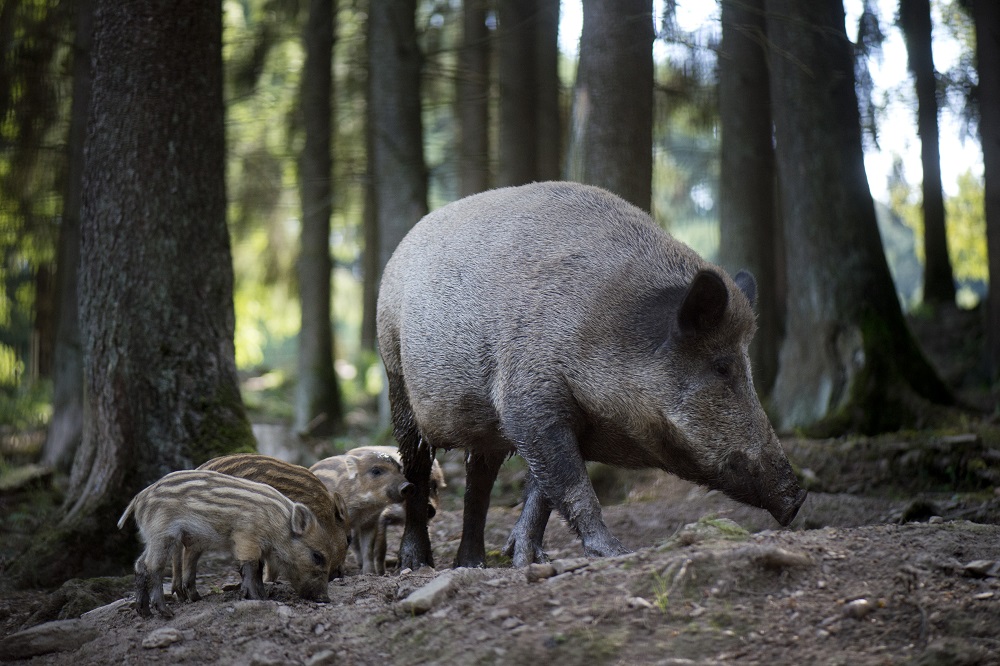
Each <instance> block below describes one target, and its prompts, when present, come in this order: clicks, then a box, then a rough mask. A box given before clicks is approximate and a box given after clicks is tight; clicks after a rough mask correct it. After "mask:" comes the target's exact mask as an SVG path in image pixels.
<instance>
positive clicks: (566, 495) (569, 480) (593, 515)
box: [518, 426, 631, 557]
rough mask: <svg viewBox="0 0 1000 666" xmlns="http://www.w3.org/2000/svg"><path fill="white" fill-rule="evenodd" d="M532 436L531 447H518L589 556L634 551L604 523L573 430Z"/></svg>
mask: <svg viewBox="0 0 1000 666" xmlns="http://www.w3.org/2000/svg"><path fill="white" fill-rule="evenodd" d="M529 437H530V440H528V441H530V442H531V444H530V446H519V447H518V452H519V453H521V456H522V457H523V458H524V459H525V461H526V462H527V463H528V469H529V470H530V471H531V474H532V475H533V476H534V477H535V480H536V481H537V483H538V486H539V489H540V490H541V491H542V492H543V493H544V494H545V496H546V497H547V498H548V500H549V502H551V504H552V505H553V506H554V507H555V508H556V509H558V510H559V513H560V514H562V517H563V518H564V519H565V520H566V522H567V523H569V526H570V527H571V528H572V529H573V531H574V532H576V533H577V534H578V535H579V537H580V540H581V541H582V542H583V551H584V553H585V554H586V555H587V556H588V557H613V556H615V555H624V554H626V553H629V552H631V551H630V550H629V549H628V548H625V546H623V545H622V544H621V542H620V541H618V539H616V538H615V536H614V535H613V534H611V531H610V530H608V527H607V525H605V524H604V519H603V518H602V517H601V503H600V502H599V501H598V500H597V493H595V492H594V486H593V485H592V484H591V483H590V477H589V476H587V466H586V465H585V464H584V461H583V456H582V455H581V454H580V446H579V443H578V442H577V439H576V437H575V436H574V435H573V433H572V431H571V430H570V429H569V428H568V427H564V426H553V427H549V428H545V429H541V430H538V431H536V434H533V435H529ZM522 441H523V440H522ZM529 517H531V516H529ZM534 518H536V519H537V516H535V517H534ZM532 545H534V544H532ZM539 546H540V544H539Z"/></svg>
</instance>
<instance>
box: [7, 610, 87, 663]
mask: <svg viewBox="0 0 1000 666" xmlns="http://www.w3.org/2000/svg"><path fill="white" fill-rule="evenodd" d="M98 633H99V632H98V631H97V629H95V628H94V627H93V626H91V625H90V624H89V623H87V622H85V621H84V620H80V619H75V620H55V621H53V622H46V623H45V624H39V625H36V626H34V627H31V628H30V629H25V630H24V631H19V632H17V633H15V634H11V635H9V636H7V637H5V638H3V639H2V640H0V660H2V661H7V660H14V659H30V658H31V657H36V656H38V655H43V654H49V653H52V652H65V651H67V650H76V649H77V648H79V647H80V646H81V645H83V644H84V643H89V642H90V641H92V640H94V639H95V638H97V636H98Z"/></svg>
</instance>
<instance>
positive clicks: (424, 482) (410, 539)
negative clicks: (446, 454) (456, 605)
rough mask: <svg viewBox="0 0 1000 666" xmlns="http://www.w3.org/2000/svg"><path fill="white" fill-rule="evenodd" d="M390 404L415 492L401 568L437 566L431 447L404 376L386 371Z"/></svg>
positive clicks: (394, 431) (408, 505)
mask: <svg viewBox="0 0 1000 666" xmlns="http://www.w3.org/2000/svg"><path fill="white" fill-rule="evenodd" d="M387 376H388V379H389V405H390V406H391V408H392V424H393V428H392V434H393V435H394V436H395V437H396V441H397V442H398V443H399V453H400V457H401V458H402V459H403V474H404V475H405V476H406V480H407V481H409V482H410V483H412V484H413V494H412V495H411V496H409V497H407V498H406V500H405V503H404V504H405V507H406V522H405V526H404V527H403V539H402V541H401V542H400V544H399V568H400V569H407V568H409V569H413V570H414V571H416V570H417V569H419V568H420V567H422V566H424V565H425V564H426V565H428V566H431V567H433V566H434V555H433V553H432V552H431V539H430V535H429V534H428V533H427V521H428V519H429V518H428V516H427V503H428V501H429V498H430V485H431V465H432V462H433V456H432V449H431V447H430V445H429V443H428V442H426V441H424V440H423V439H422V438H421V436H420V431H419V430H418V429H417V422H416V419H415V418H414V416H413V407H412V406H411V405H410V399H409V397H408V396H407V394H406V385H405V384H404V382H403V376H402V375H401V374H398V373H395V372H388V373H387Z"/></svg>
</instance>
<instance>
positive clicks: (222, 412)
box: [187, 387, 257, 465]
mask: <svg viewBox="0 0 1000 666" xmlns="http://www.w3.org/2000/svg"><path fill="white" fill-rule="evenodd" d="M197 412H198V415H199V417H200V421H199V423H198V427H197V428H196V432H195V435H194V437H193V438H192V442H191V444H190V447H189V451H188V452H187V454H188V455H187V457H189V458H190V459H191V460H192V461H193V462H194V464H195V465H200V464H202V463H203V462H205V461H207V460H211V459H212V458H216V457H218V456H224V455H229V454H232V453H256V452H257V440H256V439H255V438H254V436H253V430H252V428H251V427H250V421H249V419H247V415H246V410H245V409H244V407H243V400H242V398H241V397H240V394H239V391H238V390H236V389H235V388H232V389H230V388H228V387H220V389H219V392H218V393H217V394H216V396H215V398H214V399H207V400H205V401H203V402H202V403H201V404H200V405H198V409H197Z"/></svg>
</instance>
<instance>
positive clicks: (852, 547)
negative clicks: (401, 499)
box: [0, 442, 1000, 666]
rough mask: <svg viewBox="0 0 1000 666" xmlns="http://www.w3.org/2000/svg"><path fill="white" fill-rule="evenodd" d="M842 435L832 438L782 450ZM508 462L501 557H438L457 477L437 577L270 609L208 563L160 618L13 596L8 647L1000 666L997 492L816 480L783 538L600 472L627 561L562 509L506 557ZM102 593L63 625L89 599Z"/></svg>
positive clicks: (128, 660) (340, 587)
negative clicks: (535, 537)
mask: <svg viewBox="0 0 1000 666" xmlns="http://www.w3.org/2000/svg"><path fill="white" fill-rule="evenodd" d="M835 445H840V446H843V442H840V443H838V442H792V443H790V445H789V448H790V450H793V451H794V450H795V449H796V447H817V446H820V447H822V446H825V447H830V446H835ZM869 446H871V444H870V443H869ZM882 448H886V447H885V446H883V447H882ZM889 448H891V447H889ZM793 455H794V453H793ZM448 467H449V466H448V465H446V469H447V468H448ZM456 467H458V465H455V464H452V465H451V468H452V469H454V468H456ZM883 467H884V465H883ZM517 474H518V472H517V470H516V466H515V469H512V470H510V471H509V473H508V474H507V475H506V477H505V478H507V479H508V480H509V483H508V485H507V486H505V485H503V484H501V486H500V488H499V490H498V493H499V496H498V497H497V499H496V502H495V504H496V506H495V507H494V508H493V509H491V511H490V520H489V525H488V531H487V536H486V539H487V548H488V549H493V552H492V554H491V557H492V558H493V560H494V561H493V564H495V565H496V566H495V567H493V568H487V569H482V570H461V569H460V570H453V569H450V568H449V567H448V566H447V565H448V564H449V563H450V561H451V559H452V558H453V557H454V553H455V551H456V550H457V547H458V540H459V538H460V535H461V512H460V506H459V504H460V499H459V497H460V490H461V489H460V487H453V491H454V492H453V493H452V494H451V495H449V497H448V500H447V502H446V503H445V507H444V510H442V511H441V512H439V514H438V517H437V518H436V519H435V520H434V522H433V523H432V530H431V536H432V541H433V543H434V547H435V558H436V561H437V562H438V563H439V567H438V569H437V570H430V569H426V570H421V571H415V572H412V571H405V572H401V573H394V574H390V575H386V576H373V575H362V574H360V573H358V571H357V569H356V568H354V567H353V566H349V567H348V572H347V576H346V577H345V578H344V579H341V580H337V581H334V582H333V583H331V585H330V597H331V602H330V603H329V604H316V603H311V602H304V601H301V600H299V599H297V598H296V597H295V595H294V593H293V592H292V591H291V589H290V588H289V587H288V586H287V585H285V584H282V583H278V584H276V585H274V586H272V587H271V590H270V599H268V600H267V601H244V600H240V599H239V598H238V593H237V591H236V590H235V589H234V588H235V586H236V583H237V581H238V578H237V576H236V573H235V572H233V571H231V570H230V567H229V565H228V564H227V563H226V562H224V561H222V560H214V561H213V560H209V561H206V562H205V563H204V564H203V565H202V566H201V567H200V574H201V575H200V577H199V587H200V589H201V590H202V592H203V594H204V595H205V598H204V599H203V600H202V601H199V602H196V603H186V604H183V603H178V602H173V603H172V604H171V605H172V608H173V610H174V611H175V613H176V615H175V617H174V618H172V619H169V620H167V619H162V618H158V617H154V618H153V619H149V620H143V619H141V618H139V616H138V615H137V614H136V613H135V611H134V610H133V609H132V607H131V604H130V600H131V580H130V578H129V577H123V578H122V579H102V580H101V581H98V582H94V581H89V582H83V581H75V582H73V583H71V584H68V586H64V588H63V589H61V590H58V591H56V592H53V593H42V592H29V593H25V592H9V593H7V594H6V595H4V596H3V598H2V600H0V636H3V637H4V638H2V639H0V658H2V659H5V660H17V659H19V658H25V660H26V661H28V660H30V661H32V662H34V663H46V664H72V665H73V666H83V665H85V664H107V663H122V664H139V663H142V664H147V663H150V664H153V663H164V664H166V663H171V664H173V663H223V664H229V663H231V664H259V665H264V664H333V663H342V664H390V663H393V664H394V663H407V664H420V663H446V664H481V663H494V664H526V663H533V662H538V661H544V662H545V663H550V664H602V663H607V664H712V663H740V664H761V663H763V664H807V663H809V664H812V663H816V664H820V663H822V664H851V665H852V666H854V665H857V664H897V663H917V664H1000V525H998V523H1000V497H997V496H996V495H995V494H994V493H993V492H992V490H987V491H981V492H978V493H954V492H937V493H926V492H925V493H918V494H911V495H908V496H903V495H900V496H898V497H892V496H889V495H887V494H885V493H882V494H873V493H844V492H823V491H822V483H821V480H817V483H818V484H819V486H820V490H813V491H812V493H811V495H810V497H809V498H808V499H807V501H806V503H805V505H804V506H803V508H802V510H801V512H800V514H799V516H798V517H797V518H796V520H795V522H794V523H793V524H792V526H791V528H790V529H787V530H777V529H774V528H775V527H776V525H775V524H774V523H773V521H772V519H771V518H770V516H768V515H767V514H766V513H764V512H762V511H758V510H755V509H751V508H748V507H744V506H741V505H738V504H736V503H734V502H732V501H730V500H728V499H727V498H725V497H723V496H722V495H720V494H719V493H715V492H706V491H704V490H703V489H700V488H696V487H693V486H690V485H689V484H686V483H684V482H681V481H679V480H677V479H675V478H673V477H670V476H669V475H665V474H660V473H652V472H650V473H640V474H631V475H629V476H627V477H622V476H615V475H612V477H611V478H612V479H616V481H613V482H610V483H609V482H607V481H606V478H605V477H604V476H602V474H601V473H598V474H595V476H596V477H597V478H598V479H599V481H598V483H599V485H600V486H601V487H602V489H603V494H604V495H605V498H606V501H614V500H615V499H617V500H621V501H619V502H618V503H615V504H611V505H609V506H607V508H606V510H605V517H606V519H607V522H608V524H609V526H610V527H611V529H612V531H614V533H615V534H616V535H618V536H619V537H620V538H621V540H622V541H623V542H624V543H625V544H626V545H627V546H629V547H631V548H634V549H636V551H635V553H634V554H632V555H627V556H623V557H618V558H610V559H590V560H588V559H584V558H582V557H581V554H582V551H581V548H580V546H579V543H578V541H577V540H576V538H575V537H574V536H573V535H572V534H571V533H570V532H569V531H568V530H567V529H566V528H565V526H564V525H563V524H562V523H561V521H559V520H558V519H556V518H553V519H552V520H551V522H550V524H549V528H548V532H547V535H546V548H547V550H548V553H549V555H550V556H551V557H552V558H553V562H552V563H551V564H550V565H548V566H538V565H535V566H532V567H530V568H527V569H512V568H510V567H508V566H504V564H505V563H504V562H503V561H502V560H501V558H500V556H499V554H498V552H497V551H498V550H499V548H500V547H501V546H502V545H503V543H504V541H505V539H506V536H507V533H508V531H509V529H510V527H511V526H512V525H513V523H514V520H515V519H516V517H517V513H518V511H517V508H516V507H511V506H509V504H511V503H512V502H513V501H514V500H513V499H512V496H510V495H509V494H505V493H504V488H508V489H509V488H513V487H514V486H516V477H517ZM600 479H605V480H604V481H601V480H600ZM622 479H625V480H624V481H623V480H622ZM453 486H460V484H459V483H455V484H453ZM616 494H617V497H615V495H616ZM968 516H973V517H974V518H975V519H976V521H977V522H972V521H970V520H967V519H966V518H967V517H968ZM909 518H914V519H915V520H916V521H919V522H906V521H907V520H908V519H909ZM108 601H110V603H107V604H106V605H101V606H98V607H97V608H96V609H94V610H89V611H88V612H85V613H83V615H82V617H79V618H77V619H74V616H77V615H79V612H80V610H81V608H83V606H81V605H80V604H84V605H90V606H94V605H97V604H98V603H106V602H108ZM74 604H77V605H75V606H74ZM59 617H63V618H65V619H56V618H59ZM43 620H50V621H49V622H43V623H42V624H38V623H39V622H42V621H43ZM32 625H33V628H30V629H27V630H26V631H25V630H24V629H26V628H27V627H29V626H32ZM31 655H35V656H33V657H32V656H31Z"/></svg>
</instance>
